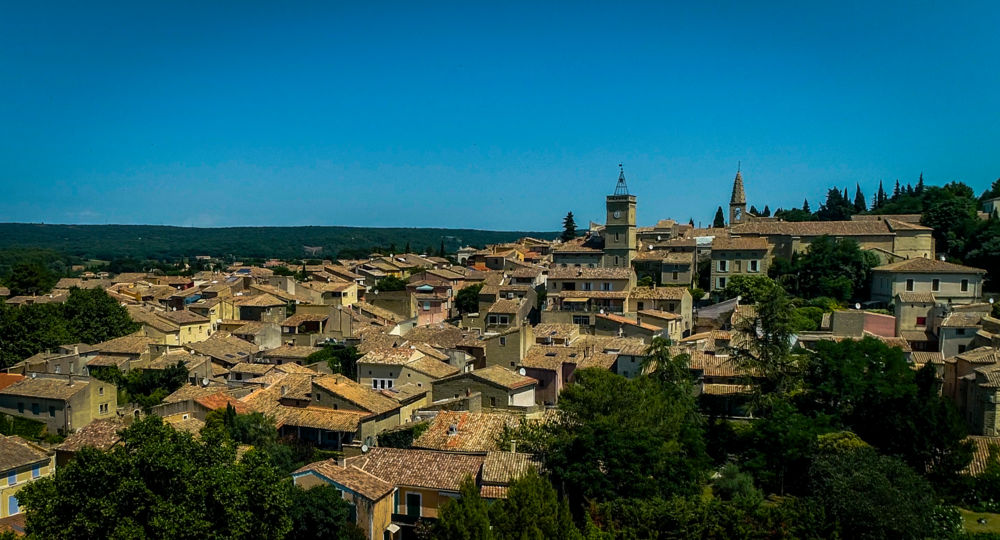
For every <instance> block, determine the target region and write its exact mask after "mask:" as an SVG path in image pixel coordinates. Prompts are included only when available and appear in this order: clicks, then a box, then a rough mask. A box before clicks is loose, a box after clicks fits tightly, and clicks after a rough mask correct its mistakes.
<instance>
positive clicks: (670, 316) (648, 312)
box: [638, 309, 683, 321]
mask: <svg viewBox="0 0 1000 540" xmlns="http://www.w3.org/2000/svg"><path fill="white" fill-rule="evenodd" d="M638 314H639V315H644V316H646V317H653V318H655V319H664V320H668V321H674V320H677V319H683V317H681V316H680V315H678V314H676V313H671V312H669V311H663V310H659V309H643V310H641V311H639V313H638Z"/></svg>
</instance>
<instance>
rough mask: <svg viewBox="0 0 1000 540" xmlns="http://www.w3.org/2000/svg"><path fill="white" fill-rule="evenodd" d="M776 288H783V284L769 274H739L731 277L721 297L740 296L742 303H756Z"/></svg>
mask: <svg viewBox="0 0 1000 540" xmlns="http://www.w3.org/2000/svg"><path fill="white" fill-rule="evenodd" d="M774 288H781V285H778V284H777V283H775V281H774V280H773V279H771V278H769V277H767V276H759V275H757V276H755V275H751V274H739V275H735V276H733V277H731V278H729V280H728V281H727V282H726V288H725V289H723V290H722V293H721V297H722V298H723V299H729V298H736V297H737V296H739V297H740V303H741V304H755V303H757V301H758V300H759V299H761V298H763V297H764V296H765V295H766V294H767V293H768V292H769V291H771V290H772V289H774Z"/></svg>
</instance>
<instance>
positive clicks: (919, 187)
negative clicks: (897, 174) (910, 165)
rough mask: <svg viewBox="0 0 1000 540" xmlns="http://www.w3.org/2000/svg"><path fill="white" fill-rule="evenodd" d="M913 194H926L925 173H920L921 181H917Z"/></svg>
mask: <svg viewBox="0 0 1000 540" xmlns="http://www.w3.org/2000/svg"><path fill="white" fill-rule="evenodd" d="M913 192H914V193H916V194H917V195H920V194H921V193H923V192H924V173H923V171H920V179H919V180H917V187H915V188H913Z"/></svg>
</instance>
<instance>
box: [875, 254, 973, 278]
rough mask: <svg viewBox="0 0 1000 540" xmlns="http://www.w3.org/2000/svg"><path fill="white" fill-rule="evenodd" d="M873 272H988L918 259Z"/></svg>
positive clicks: (887, 265)
mask: <svg viewBox="0 0 1000 540" xmlns="http://www.w3.org/2000/svg"><path fill="white" fill-rule="evenodd" d="M872 272H899V273H906V274H985V273H986V270H983V269H981V268H973V267H971V266H962V265H960V264H955V263H950V262H947V261H939V260H937V259H925V258H923V257H917V258H914V259H906V260H903V261H899V262H894V263H890V264H883V265H882V266H876V267H875V268H872Z"/></svg>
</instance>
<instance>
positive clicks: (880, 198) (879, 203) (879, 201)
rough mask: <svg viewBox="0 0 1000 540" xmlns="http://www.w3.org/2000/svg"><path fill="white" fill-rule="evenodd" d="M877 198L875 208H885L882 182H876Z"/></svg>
mask: <svg viewBox="0 0 1000 540" xmlns="http://www.w3.org/2000/svg"><path fill="white" fill-rule="evenodd" d="M877 197H878V199H877V201H876V204H875V207H876V208H882V207H883V206H885V201H886V195H885V188H883V187H882V181H881V180H879V181H878V195H877Z"/></svg>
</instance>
